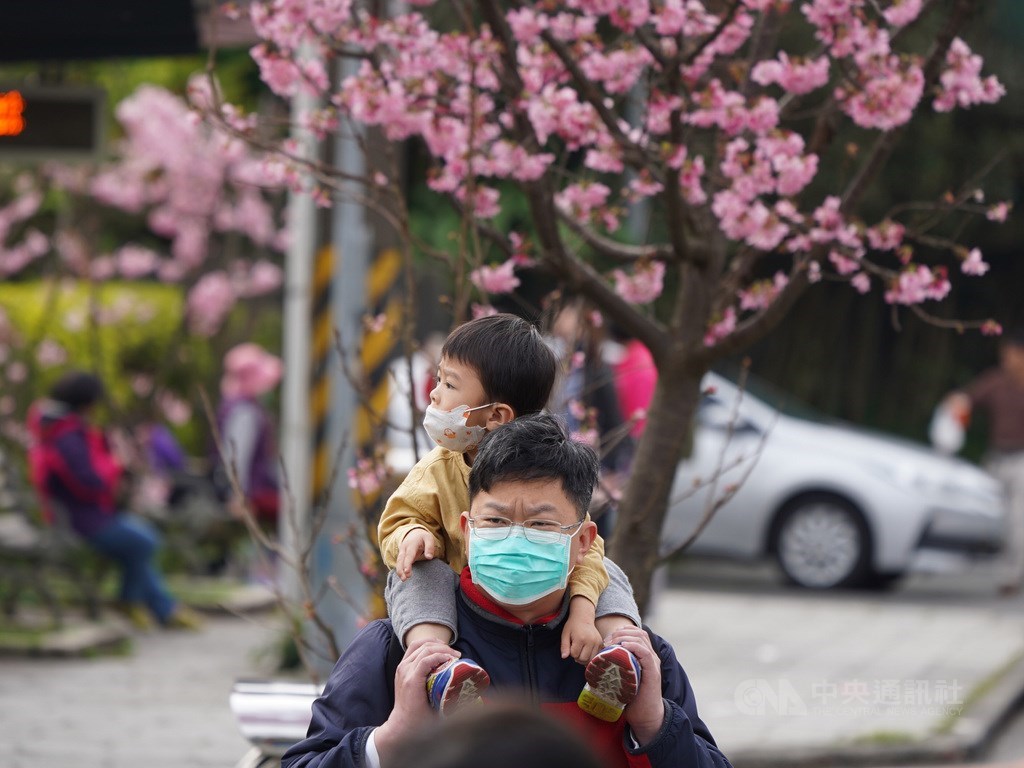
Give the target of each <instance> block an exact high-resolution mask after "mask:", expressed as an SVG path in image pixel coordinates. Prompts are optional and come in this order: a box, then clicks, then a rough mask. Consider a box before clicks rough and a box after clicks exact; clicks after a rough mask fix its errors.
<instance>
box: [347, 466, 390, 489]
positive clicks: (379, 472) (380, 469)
mask: <svg viewBox="0 0 1024 768" xmlns="http://www.w3.org/2000/svg"><path fill="white" fill-rule="evenodd" d="M347 474H348V487H349V488H351V489H353V490H354V491H356V492H358V493H359V494H360V495H361V496H372V495H373V494H375V493H377V492H378V491H380V487H381V482H382V481H383V480H384V478H385V477H386V476H387V468H386V467H384V466H382V465H380V464H378V463H377V462H375V461H373V460H372V459H359V460H358V461H357V462H356V466H355V467H350V468H349V470H348V473H347Z"/></svg>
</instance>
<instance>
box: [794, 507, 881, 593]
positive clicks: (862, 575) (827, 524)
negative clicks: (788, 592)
mask: <svg viewBox="0 0 1024 768" xmlns="http://www.w3.org/2000/svg"><path fill="white" fill-rule="evenodd" d="M774 551H775V557H776V559H777V560H778V562H779V566H780V567H781V568H782V571H783V573H785V575H786V578H787V579H788V580H789V581H791V582H792V583H794V584H797V585H799V586H801V587H806V588H808V589H832V588H836V587H852V586H860V585H861V584H863V583H865V581H866V579H867V578H868V576H869V575H870V573H871V537H870V535H869V534H868V528H867V524H866V523H865V522H864V518H863V517H862V516H861V514H860V512H859V511H858V510H857V508H856V507H855V506H854V505H853V504H851V503H850V502H849V501H847V500H846V499H843V498H841V497H839V496H833V495H831V494H823V493H822V494H808V495H807V496H802V497H800V498H799V499H796V500H794V501H792V502H790V503H789V504H788V505H787V506H786V507H785V508H784V509H783V510H782V513H781V514H780V516H779V518H778V522H777V525H776V528H775V537H774Z"/></svg>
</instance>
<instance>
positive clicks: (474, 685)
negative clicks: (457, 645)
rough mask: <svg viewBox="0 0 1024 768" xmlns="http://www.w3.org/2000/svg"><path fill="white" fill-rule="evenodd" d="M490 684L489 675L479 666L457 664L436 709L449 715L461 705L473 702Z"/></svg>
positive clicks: (477, 699)
mask: <svg viewBox="0 0 1024 768" xmlns="http://www.w3.org/2000/svg"><path fill="white" fill-rule="evenodd" d="M490 684H491V678H490V676H489V675H488V674H487V672H485V671H484V670H483V669H481V668H480V667H475V666H470V665H469V664H459V665H458V666H456V668H455V671H454V672H452V676H451V679H450V680H448V683H447V684H446V685H445V688H444V692H443V693H442V694H441V700H440V703H439V704H438V706H437V711H438V712H440V713H441V714H442V715H450V714H451V713H453V712H455V711H456V710H457V709H460V708H461V707H464V706H467V705H469V704H475V703H476V702H478V701H479V700H480V695H481V694H482V693H483V692H484V691H486V690H487V687H488V686H489V685H490Z"/></svg>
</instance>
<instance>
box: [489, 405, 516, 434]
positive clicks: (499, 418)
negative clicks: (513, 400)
mask: <svg viewBox="0 0 1024 768" xmlns="http://www.w3.org/2000/svg"><path fill="white" fill-rule="evenodd" d="M515 417H516V412H515V411H513V410H512V406H511V405H508V404H507V403H495V404H494V405H493V406H491V410H490V413H489V414H488V415H487V421H486V423H484V427H485V428H486V429H487V431H488V432H490V431H491V430H492V429H497V428H498V427H500V426H502V425H503V424H508V423H509V422H510V421H512V419H514V418H515Z"/></svg>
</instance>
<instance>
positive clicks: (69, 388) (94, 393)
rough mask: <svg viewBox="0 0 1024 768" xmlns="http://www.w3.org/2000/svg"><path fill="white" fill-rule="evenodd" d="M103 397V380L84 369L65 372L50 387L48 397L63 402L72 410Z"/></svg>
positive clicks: (93, 403) (84, 407)
mask: <svg viewBox="0 0 1024 768" xmlns="http://www.w3.org/2000/svg"><path fill="white" fill-rule="evenodd" d="M102 398H103V382H102V381H100V379H99V377H98V376H94V375H93V374H91V373H85V372H84V371H71V372H70V373H65V374H64V375H63V376H61V377H60V378H59V379H57V381H56V383H55V384H54V385H53V386H52V387H51V388H50V399H51V400H56V401H57V402H59V403H64V405H66V406H68V408H70V409H71V410H72V411H82V410H85V409H86V408H88V407H89V406H90V405H95V404H96V403H98V402H99V401H100V400H101V399H102Z"/></svg>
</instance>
